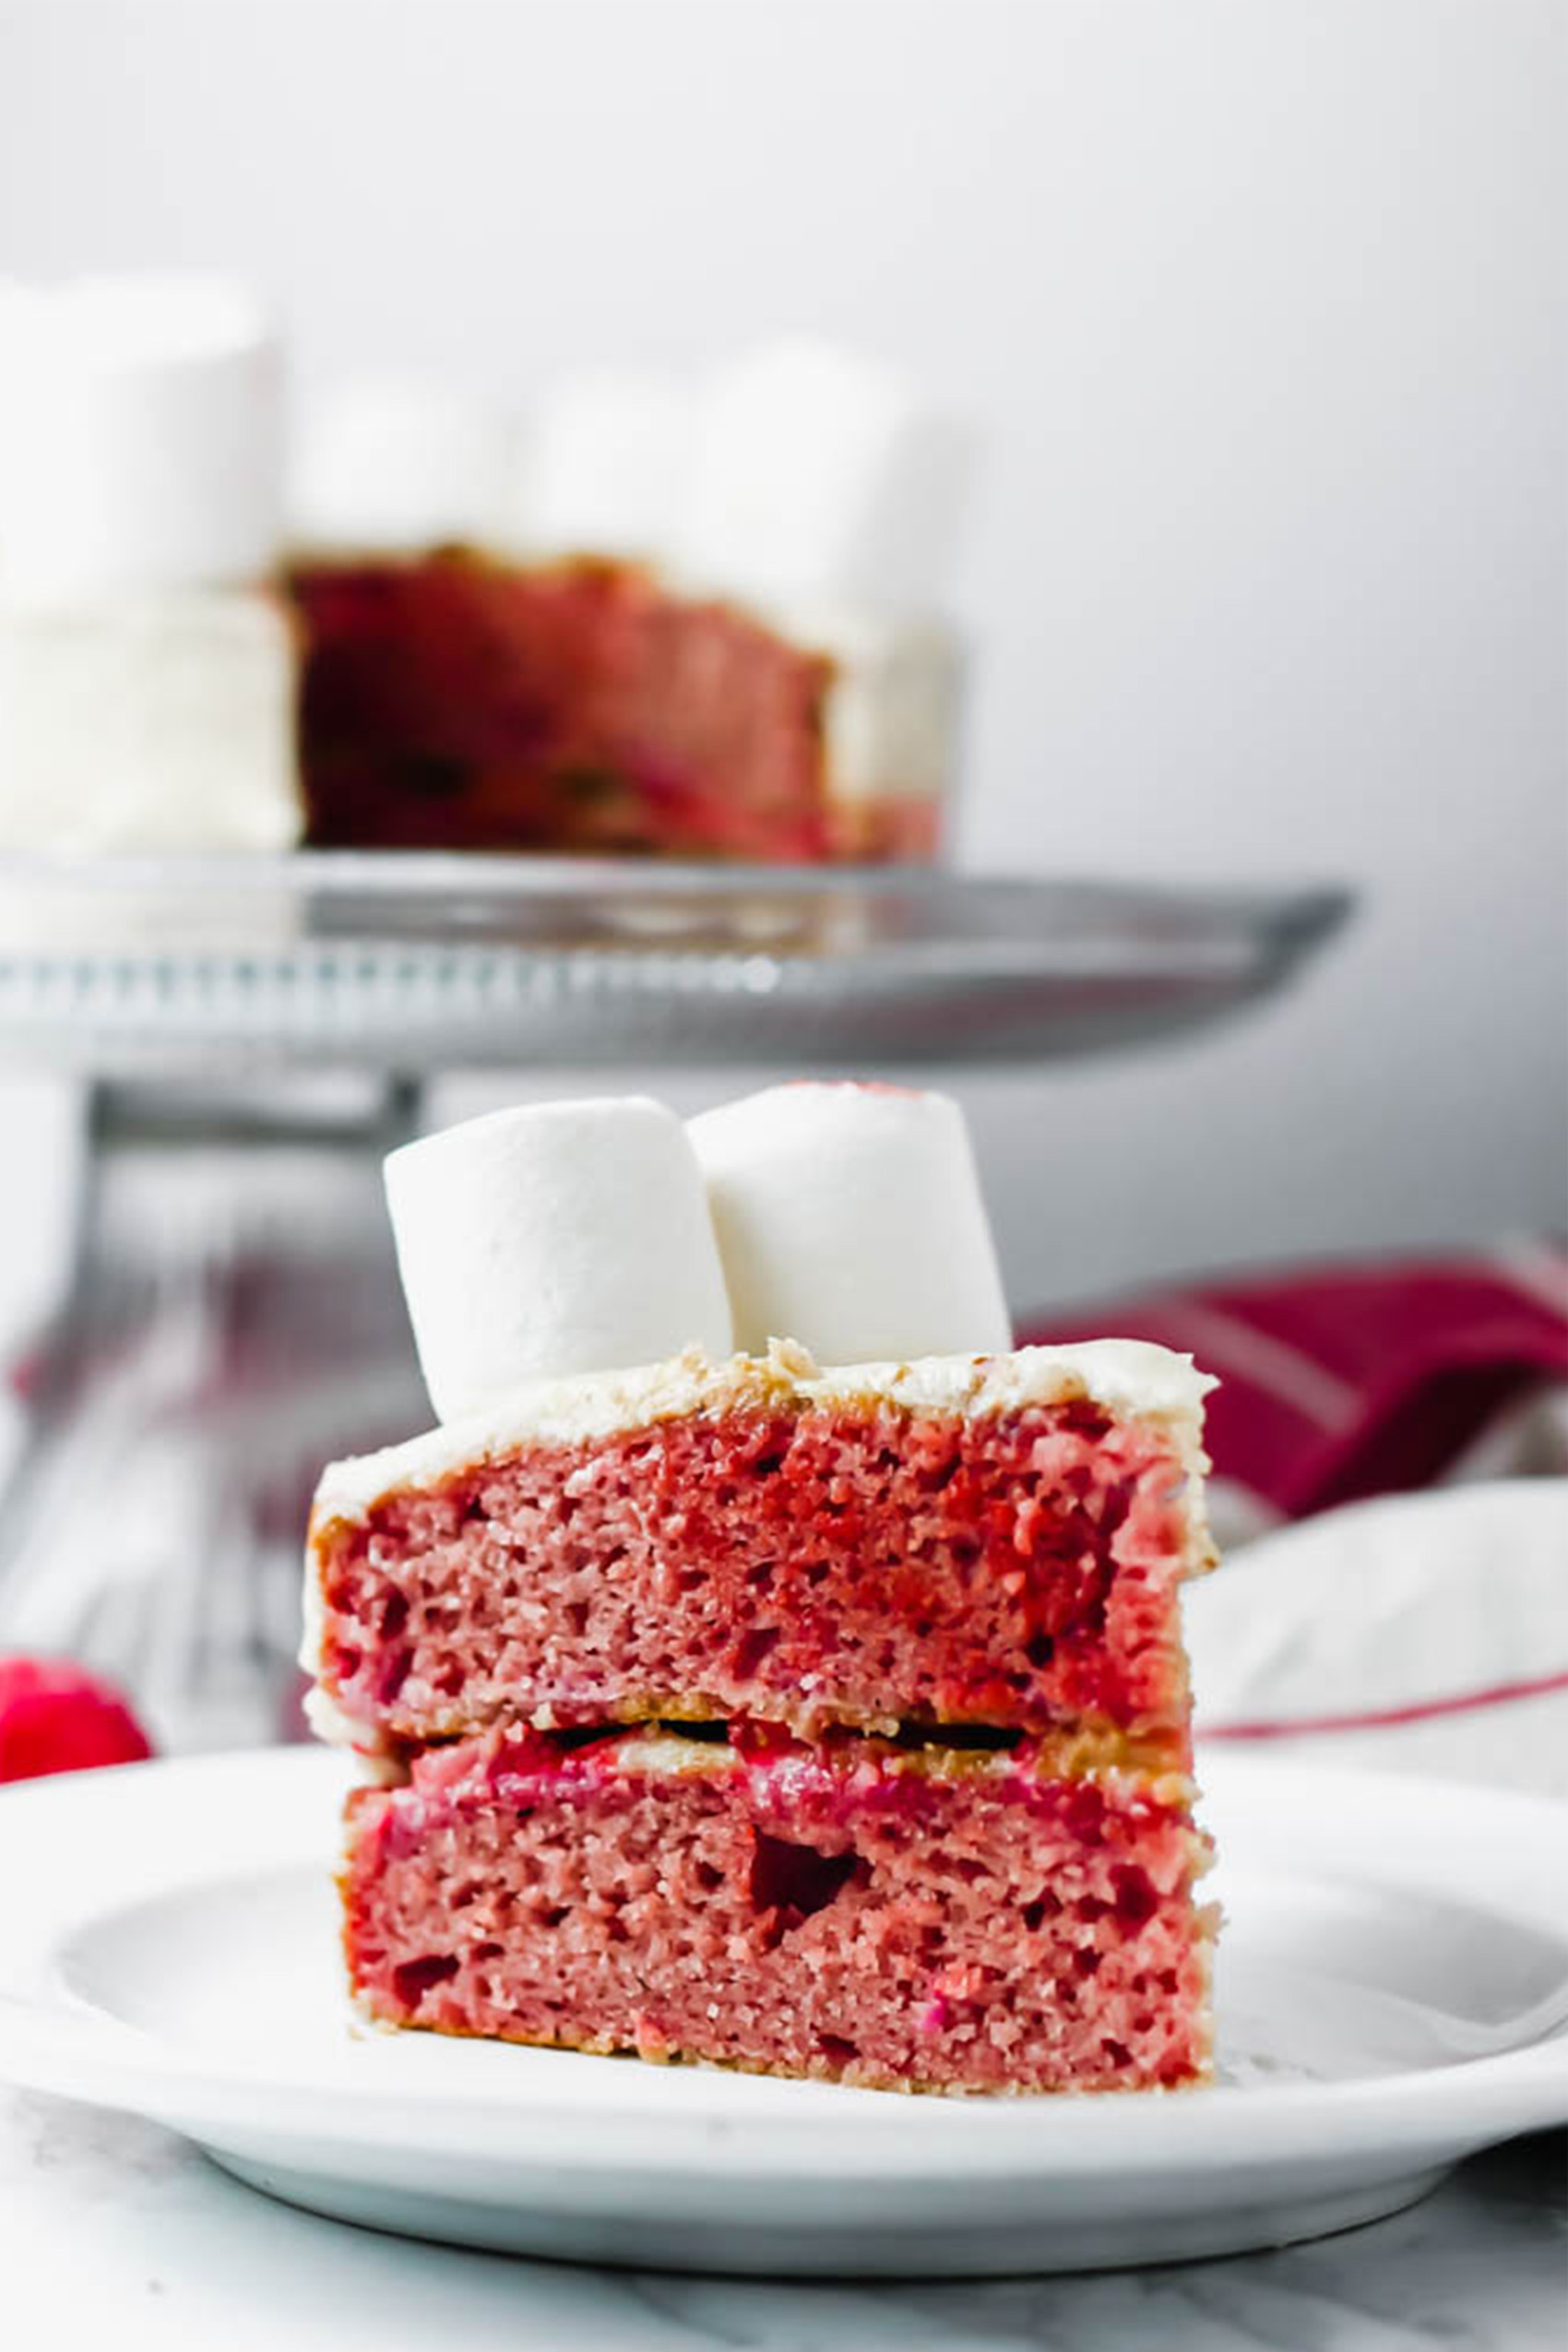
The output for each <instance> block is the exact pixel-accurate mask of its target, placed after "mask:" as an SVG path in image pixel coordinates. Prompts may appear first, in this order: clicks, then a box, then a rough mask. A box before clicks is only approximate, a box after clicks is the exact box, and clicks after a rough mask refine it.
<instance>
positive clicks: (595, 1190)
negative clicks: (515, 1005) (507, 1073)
mask: <svg viewBox="0 0 1568 2352" xmlns="http://www.w3.org/2000/svg"><path fill="white" fill-rule="evenodd" d="M386 1194H387V1201H388V1204H389V1206H390V1208H391V1212H392V1226H393V1231H394V1234H395V1236H396V1239H397V1244H398V1269H399V1271H400V1273H401V1275H402V1277H403V1289H404V1292H405V1294H406V1296H407V1299H408V1303H409V1313H410V1318H411V1320H412V1323H413V1327H414V1337H415V1340H416V1342H417V1344H418V1348H419V1355H420V1363H421V1366H422V1370H423V1372H424V1376H425V1384H426V1386H427V1387H428V1388H429V1391H430V1396H431V1402H432V1404H433V1405H434V1408H435V1410H436V1412H437V1413H438V1414H439V1415H440V1416H441V1417H442V1418H443V1420H453V1419H455V1418H457V1417H458V1416H461V1415H463V1414H466V1413H469V1412H472V1411H474V1410H476V1409H477V1408H481V1407H482V1406H483V1405H485V1404H486V1403H487V1401H488V1400H489V1399H491V1398H493V1397H495V1396H500V1395H502V1394H504V1393H505V1391H507V1390H509V1389H511V1388H512V1387H514V1386H515V1385H516V1384H517V1383H518V1382H519V1381H524V1380H529V1379H531V1378H537V1377H541V1376H544V1375H551V1376H559V1375H565V1374H572V1373H577V1372H602V1371H605V1370H607V1369H608V1368H609V1367H611V1366H612V1365H616V1364H627V1363H646V1362H648V1361H650V1360H653V1359H654V1358H656V1357H669V1356H673V1355H676V1354H678V1353H679V1351H680V1350H681V1349H682V1348H685V1347H687V1346H689V1345H691V1344H693V1343H695V1344H696V1345H697V1346H699V1347H703V1348H708V1349H710V1350H711V1351H712V1352H713V1353H714V1354H715V1355H718V1356H725V1355H728V1353H729V1352H730V1349H731V1346H732V1345H733V1338H732V1333H731V1320H730V1307H729V1301H728V1298H727V1296H726V1292H725V1286H724V1275H723V1270H722V1267H721V1266H720V1265H719V1251H718V1247H717V1244H716V1242H715V1240H714V1235H713V1227H712V1222H711V1220H710V1218H709V1215H708V1210H707V1201H706V1199H705V1196H704V1192H703V1182H702V1175H701V1171H700V1170H699V1169H698V1167H697V1163H696V1159H695V1155H694V1153H693V1150H692V1146H691V1144H690V1142H689V1141H688V1139H687V1136H686V1134H685V1132H684V1130H683V1128H682V1125H681V1123H680V1121H679V1120H678V1119H677V1118H676V1117H675V1115H674V1113H673V1112H672V1111H668V1110H666V1109H665V1107H664V1106H663V1105H662V1104H661V1103H658V1102H654V1101H652V1100H650V1099H648V1098H647V1097H645V1096H629V1097H626V1098H625V1099H618V1100H587V1101H581V1102H556V1103H544V1104H537V1105H529V1106H525V1107H523V1108H521V1109H518V1110H513V1111H495V1112H493V1113H492V1114H491V1115H490V1116H489V1117H488V1118H483V1119H473V1120H469V1121H468V1122H467V1123H465V1124H463V1125H461V1126H457V1127H450V1128H448V1129H447V1130H446V1131H445V1134H437V1135H431V1136H427V1137H426V1138H425V1139H424V1140H423V1141H422V1142H421V1143H417V1144H410V1145H407V1146H404V1148H403V1149H402V1150H400V1151H396V1152H394V1153H393V1154H392V1155H391V1157H390V1158H388V1160H387V1162H386Z"/></svg>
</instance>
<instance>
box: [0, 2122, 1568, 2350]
mask: <svg viewBox="0 0 1568 2352" xmlns="http://www.w3.org/2000/svg"><path fill="white" fill-rule="evenodd" d="M0 2310H4V2314H5V2322H6V2324H5V2329H4V2334H5V2337H6V2340H7V2341H9V2342H13V2343H21V2342H24V2341H37V2342H45V2341H47V2342H50V2343H57V2344H62V2345H64V2344H72V2343H76V2342H77V2341H79V2340H83V2338H84V2336H85V2331H86V2328H87V2326H88V2324H89V2322H100V2323H109V2322H112V2324H113V2342H114V2346H115V2352H140V2347H143V2346H145V2347H147V2352H197V2347H199V2352H213V2347H215V2346H217V2347H220V2348H221V2352H314V2347H315V2346H327V2345H330V2346H331V2347H332V2352H403V2347H405V2346H440V2345H444V2344H447V2343H451V2344H455V2345H458V2346H461V2347H462V2352H521V2348H522V2347H524V2346H526V2347H528V2352H552V2348H553V2347H555V2346H561V2347H563V2348H564V2347H568V2346H569V2347H571V2352H712V2347H714V2346H757V2347H761V2352H877V2347H878V2346H884V2345H885V2346H888V2347H889V2348H890V2352H891V2347H893V2346H897V2347H898V2352H1014V2348H1015V2347H1018V2346H1046V2347H1050V2352H1145V2347H1151V2348H1152V2347H1155V2346H1158V2347H1160V2352H1166V2347H1175V2348H1176V2352H1180V2347H1182V2346H1194V2347H1198V2346H1202V2347H1203V2352H1258V2348H1259V2347H1266V2352H1406V2347H1412V2346H1443V2347H1444V2352H1468V2347H1486V2352H1491V2347H1497V2352H1536V2347H1540V2352H1558V2347H1559V2346H1561V2345H1562V2341H1563V2315H1564V2312H1565V2311H1568V2133H1562V2132H1552V2133H1550V2134H1546V2135H1543V2136H1541V2137H1538V2138H1535V2139H1529V2140H1520V2141H1515V2142H1514V2143H1513V2144H1511V2145H1509V2146H1506V2147H1503V2148H1497V2149H1493V2150H1491V2151H1490V2152H1489V2153H1488V2154H1486V2155H1484V2156H1477V2157H1475V2158H1473V2159H1472V2160H1471V2162H1470V2163H1468V2164H1467V2165H1466V2166H1464V2167H1463V2168H1461V2170H1460V2171H1459V2172H1457V2173H1456V2174H1455V2175H1454V2176H1453V2177H1452V2178H1451V2179H1450V2180H1448V2181H1446V2182H1445V2183H1444V2184H1443V2187H1442V2188H1440V2189H1439V2190H1438V2191H1437V2192H1436V2194H1435V2195H1433V2196H1432V2197H1431V2198H1429V2199H1428V2200H1427V2202H1426V2203H1425V2204H1420V2205H1418V2206H1416V2207H1414V2208H1413V2209H1412V2210H1411V2211H1410V2212H1408V2213H1405V2214H1400V2215H1396V2217H1395V2218H1394V2219H1393V2220H1391V2221H1385V2222H1378V2223H1375V2224H1373V2225H1372V2227H1369V2228H1365V2229H1360V2230H1352V2231H1349V2232H1348V2233H1346V2234H1345V2235H1344V2236H1342V2237H1338V2238H1331V2239H1322V2240H1320V2241H1319V2242H1318V2243H1316V2244H1315V2245H1307V2246H1298V2247H1292V2248H1288V2249H1286V2250H1285V2251H1282V2252H1278V2253H1272V2254H1261V2255H1251V2256H1245V2257H1241V2258H1240V2259H1237V2260H1234V2261H1229V2262H1216V2263H1190V2264H1186V2265H1183V2266H1180V2267H1173V2268H1169V2269H1162V2270H1154V2271H1138V2272H1123V2273H1111V2274H1107V2275H1101V2276H1098V2277H1082V2278H1053V2279H1004V2280H998V2281H995V2282H993V2283H988V2284H980V2285H976V2284H972V2283H969V2284H963V2285H955V2286H941V2285H932V2284H929V2283H926V2284H909V2285H894V2286H882V2285H879V2286H868V2287H857V2286H854V2285H849V2284H846V2285H841V2286H836V2285H831V2284H826V2285H793V2284H790V2283H789V2282H785V2281H779V2282H778V2283H771V2282H769V2283H760V2282H754V2281H736V2280H725V2279H704V2278H686V2277H675V2276H662V2275H653V2274H650V2273H647V2272H612V2271H592V2270H579V2269H574V2268H571V2267H568V2266H566V2265H564V2264H552V2263H533V2262H522V2261H516V2260H513V2259H511V2258H509V2257H506V2256H503V2255H494V2254H479V2253H469V2252H465V2251H460V2250H457V2249H455V2248H449V2247H442V2246H427V2245H422V2244H418V2243H415V2242H413V2241H411V2240H406V2239H395V2238H386V2237H381V2236H379V2235H377V2234H376V2233H375V2232H374V2231H371V2230H363V2229H353V2228H349V2227H343V2226H341V2225H339V2224H336V2223H332V2222H327V2221H322V2220H318V2219H316V2218H315V2217H314V2216H313V2215H307V2214H303V2213H297V2212H295V2211H293V2210H291V2208H289V2207H287V2206H284V2205H279V2204H272V2203H270V2202H269V2201H268V2200H267V2199H266V2198H264V2197H262V2196H260V2195H257V2194H256V2193H255V2192H253V2191H250V2190H247V2189H244V2188H242V2187H241V2186H240V2185H239V2183H238V2182H236V2181H233V2180H230V2179H229V2178H228V2177H227V2175H225V2174H223V2173H220V2172H219V2171H218V2170H217V2169H216V2168H215V2167H213V2166H212V2165H209V2164H208V2162H207V2161H206V2159H205V2158H204V2157H202V2156H198V2155H197V2154H196V2152H195V2151H194V2150H193V2149H191V2148H189V2147H187V2146H186V2145H185V2144H184V2143H183V2142H181V2141H179V2140H177V2139H175V2138H173V2137H172V2135H171V2134H169V2133H168V2132H160V2131H158V2130H156V2129H154V2128H153V2127H152V2126H150V2125H148V2124H144V2123H140V2122H135V2121H132V2120H129V2119H127V2118H125V2117H120V2116H114V2115H110V2114H107V2113H104V2112H103V2111H101V2110H100V2109H97V2108H82V2107H74V2106H70V2105H67V2104H65V2102H63V2101H57V2100H53V2099H44V2098H36V2097H27V2096H19V2095H17V2094H14V2093H9V2092H0ZM27 2321H31V2322H33V2324H32V2326H31V2328H29V2327H28V2326H27V2325H26V2323H25V2322H27Z"/></svg>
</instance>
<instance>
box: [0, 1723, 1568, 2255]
mask: <svg viewBox="0 0 1568 2352" xmlns="http://www.w3.org/2000/svg"><path fill="white" fill-rule="evenodd" d="M1204 1779H1205V1783H1206V1801H1205V1812H1206V1818H1207V1820H1208V1821H1209V1823H1210V1825H1211V1826H1212V1827H1213V1829H1214V1831H1215V1833H1216V1835H1217V1836H1218V1839H1219V1842H1220V1847H1221V1851H1222V1856H1223V1860H1222V1865H1221V1869H1220V1871H1218V1874H1217V1877H1218V1892H1219V1893H1220V1895H1221V1896H1222V1897H1223V1900H1224V1902H1225V1905H1226V1908H1227V1913H1228V1924H1227V1927H1226V1930H1225V1933H1224V1936H1223V1938H1222V1942H1221V1945H1220V1960H1219V1968H1218V2011H1219V2020H1220V2042H1221V2060H1222V2066H1221V2080H1220V2082H1219V2084H1218V2086H1217V2087H1215V2088H1213V2089H1210V2090H1204V2091H1194V2092H1181V2093H1176V2094H1170V2095H1165V2096H1159V2095H1143V2094H1133V2095H1129V2094H1123V2095H1111V2096H1105V2097H1079V2098H1017V2099H992V2100H961V2099H938V2098H921V2099H905V2098H899V2097H890V2096H888V2095H886V2094H879V2093H876V2092H865V2091H850V2090H842V2089H837V2088H835V2087H833V2086H831V2085H824V2084H805V2083H783V2082H773V2081H766V2080H759V2079H756V2078H753V2077H748V2076H743V2075H734V2074H726V2073H719V2072H715V2071H709V2070H707V2069H705V2068H700V2067H677V2068H657V2067H649V2066H642V2065H639V2064H637V2063H636V2061H630V2060H619V2059H603V2058H587V2057H580V2056H576V2055H573V2054H569V2053H565V2052H562V2051H552V2050H529V2049H503V2048H499V2047H496V2046H493V2045H487V2044H483V2043H477V2042H461V2041H453V2040H446V2039H442V2038H439V2037H434V2036H431V2035H420V2034H408V2035H399V2036H372V2037H366V2038H362V2039H356V2038H353V2037H351V2036H350V2032H349V2030H348V2023H347V2015H346V2010H345V2006H344V2003H343V2000H342V1996H341V1993H340V1990H339V1980H338V1957H337V1953H336V1950H335V1944H334V1918H333V1898H332V1895H331V1892H330V1888H329V1884H328V1871H329V1866H330V1862H331V1859H332V1856H333V1851H334V1847H335V1844H336V1809H337V1802H338V1798H339V1792H340V1789H341V1788H342V1785H343V1780H344V1770H343V1766H342V1764H341V1763H340V1761H339V1759H338V1758H336V1757H333V1756H330V1755H327V1754H325V1753H317V1752H310V1751H294V1752H290V1751H273V1752H262V1753H259V1754H253V1755H244V1756H232V1757H225V1758H220V1759H210V1758H208V1759H200V1760H194V1761H191V1762H183V1763H175V1764H149V1765H133V1766H129V1767H124V1768H122V1769H121V1770H119V1771H117V1772H108V1773H96V1774H84V1775H79V1776H71V1777H65V1778H60V1779H55V1780H52V1781H41V1782H34V1783H31V1784H30V1785H27V1786H23V1787H18V1788H8V1789H6V1790H4V1791H0V1888H4V1890H5V1895H4V1901H3V1903H0V2073H4V2074H7V2075H9V2076H10V2077H11V2078H12V2079H13V2080H15V2081H16V2082H18V2083H20V2084H23V2085H28V2086H30V2087H31V2088H33V2089H37V2090H44V2091H56V2092H62V2093H65V2095H67V2096H69V2097H77V2098H85V2099H92V2100H96V2101H99V2102H101V2103H103V2104H105V2105H108V2106H112V2107H118V2108H129V2109H131V2110H132V2111H134V2112H136V2113H138V2114H142V2115H147V2116H150V2117H153V2118H155V2119H157V2120H160V2121H162V2122H164V2123H168V2124H171V2125H172V2126H173V2127H174V2129H175V2130H177V2131H180V2132H187V2133H188V2134H189V2135H190V2136H191V2137H192V2138H193V2139H195V2140H197V2141H199V2142H200V2143H201V2144H203V2145H204V2146H206V2147H207V2148H208V2150H210V2152H211V2153H212V2155H213V2156H216V2157H217V2158H218V2160H219V2162H220V2163H221V2164H223V2165H226V2166H227V2167H229V2168H231V2169H232V2171H234V2172H236V2173H238V2174H240V2175H241V2177H242V2178H244V2179H245V2180H251V2181H253V2182H255V2184H256V2185H257V2186H258V2187H261V2188H264V2189H267V2190H269V2191H271V2192H273V2193H275V2194H276V2195H279V2196H280V2197H285V2198H288V2199H290V2200H291V2201H293V2202H295V2203H297V2204H303V2205H309V2206H313V2207H315V2208H316V2209H317V2210H319V2211H321V2212H324V2213H328V2214H335V2215H343V2216H345V2217H347V2218H348V2219H350V2220H353V2221H358V2222H367V2223H372V2224H374V2225H375V2226H377V2227H382V2228H387V2229H396V2230H402V2231H407V2232H411V2233H415V2234H419V2235H423V2236H429V2237H438V2238H450V2239H461V2240H465V2241H468V2242H470V2243H473V2244H478V2245H487V2246H497V2247H505V2248H512V2249H516V2250H517V2251H527V2252H529V2253H542V2254H555V2255H567V2256H575V2257H579V2258H584V2259H591V2260H594V2261H609V2262H621V2263H637V2264H662V2265H664V2266H666V2267H685V2268H695V2269H707V2270H729V2271H774V2272H786V2273H797V2274H798V2273H802V2272H813V2271H815V2272H837V2273H840V2274H848V2273H864V2274H875V2273H884V2274H887V2273H892V2274H925V2275H936V2274H947V2275H965V2274H968V2275H977V2274H982V2273H986V2272H996V2271H1039V2270H1049V2269H1054V2268H1084V2267H1091V2266H1099V2265H1105V2264H1111V2263H1144V2262H1158V2261H1168V2260H1170V2259H1173V2258H1179V2257H1183V2256H1196V2255H1208V2254H1219V2253H1229V2252H1233V2251H1241V2249H1243V2248H1246V2247H1252V2246H1257V2245H1263V2244H1278V2243H1282V2242H1284V2241H1286V2240H1289V2239H1298V2238H1304V2237H1310V2236H1314V2235H1316V2234H1318V2233H1320V2232H1322V2231H1324V2230H1330V2229H1337V2228H1343V2227H1347V2226H1348V2224H1350V2223H1353V2222H1360V2221H1367V2220H1371V2219H1373V2218H1374V2217H1376V2216H1378V2215H1383V2214H1387V2213H1391V2212H1394V2211H1396V2209H1397V2208H1398V2207H1399V2206H1401V2205H1404V2204H1408V2203H1410V2202H1411V2201H1412V2200H1413V2199H1415V2198H1416V2197H1419V2196H1420V2195H1421V2194H1423V2192H1425V2191H1426V2190H1428V2189H1430V2188H1431V2186H1433V2184H1434V2183H1435V2181H1436V2180H1438V2179H1439V2178H1440V2177H1441V2176H1442V2174H1443V2171H1444V2170H1445V2169H1446V2168H1447V2167H1449V2166H1450V2165H1452V2164H1453V2163H1455V2161H1456V2159H1458V2158H1459V2157H1461V2156H1465V2155H1467V2153H1468V2152H1470V2151H1471V2150H1473V2149H1475V2148H1478V2147H1480V2146H1483V2145H1485V2144H1487V2143H1488V2142H1490V2141H1493V2140H1499V2139H1503V2138H1506V2137H1507V2136H1509V2135H1510V2134H1512V2133H1515V2132H1524V2131H1527V2130H1530V2129H1532V2128H1536V2127H1538V2126H1542V2125H1546V2124H1550V2123H1553V2122H1557V2121H1560V2120H1564V2119H1568V2034H1565V2033H1564V2030H1563V2005H1564V1987H1565V1986H1568V1913H1565V1907H1564V1883H1563V1881H1564V1859H1565V1838H1564V1828H1565V1824H1568V1812H1565V1811H1564V1810H1563V1809H1562V1808H1559V1807H1557V1806H1554V1805H1551V1804H1548V1803H1545V1802H1542V1801H1539V1800H1532V1799H1528V1798H1521V1797H1515V1796H1503V1795H1499V1794H1496V1793H1493V1792H1491V1791H1485V1790H1479V1789H1467V1788H1457V1787H1440V1786H1438V1785H1436V1784H1427V1783H1420V1782H1414V1781H1408V1780H1400V1779H1393V1778H1387V1777H1380V1776H1371V1775H1350V1774H1336V1773H1327V1772H1322V1773H1319V1772H1313V1771H1311V1770H1301V1769H1299V1768H1294V1767H1290V1766H1283V1765H1278V1764H1257V1763H1255V1762H1253V1761H1252V1760H1251V1759H1250V1758H1232V1757H1229V1756H1225V1757H1220V1756H1216V1757H1214V1758H1212V1759H1211V1760H1209V1761H1208V1762H1206V1766H1205V1771H1204ZM1477 2053H1483V2054H1477Z"/></svg>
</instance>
